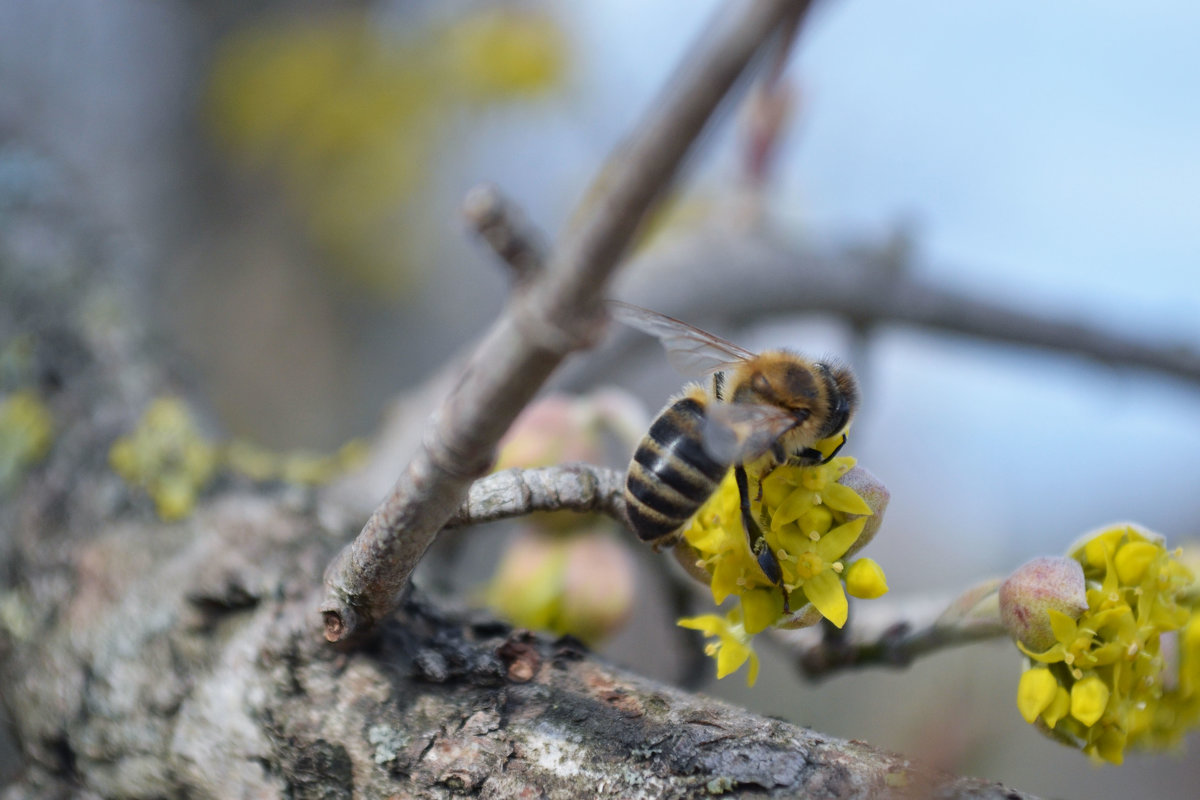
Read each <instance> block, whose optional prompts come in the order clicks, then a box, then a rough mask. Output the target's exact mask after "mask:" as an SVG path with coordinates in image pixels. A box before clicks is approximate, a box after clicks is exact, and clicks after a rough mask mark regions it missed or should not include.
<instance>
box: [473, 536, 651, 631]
mask: <svg viewBox="0 0 1200 800" xmlns="http://www.w3.org/2000/svg"><path fill="white" fill-rule="evenodd" d="M633 575H634V564H633V559H632V557H631V556H630V555H629V551H628V549H627V548H626V547H625V546H624V545H623V544H622V543H621V542H620V541H618V540H617V539H616V537H614V536H613V535H612V533H611V531H609V530H608V529H607V526H605V525H599V526H597V525H595V524H590V525H588V526H585V527H580V528H576V529H575V530H572V531H569V532H557V531H552V530H546V529H544V528H541V527H536V526H531V527H528V528H526V529H525V530H523V531H522V532H521V533H520V534H519V535H518V536H517V537H516V538H515V539H514V540H513V541H512V542H510V543H509V545H508V547H507V548H506V550H505V552H504V555H503V557H502V558H501V559H500V563H499V565H498V566H497V568H496V572H495V574H494V575H493V576H492V579H491V581H490V582H489V583H488V585H487V586H486V587H485V588H484V590H483V597H482V600H483V602H484V603H485V604H486V605H487V606H489V607H490V608H491V609H492V610H493V611H495V612H496V613H497V614H498V615H499V616H501V617H503V618H504V619H506V620H508V621H509V622H511V623H513V624H514V625H519V626H521V627H525V628H533V629H535V630H541V631H549V632H550V633H554V634H556V635H559V636H561V635H563V634H570V635H572V636H575V637H576V638H578V639H580V640H582V641H583V642H585V643H587V644H589V645H595V644H597V643H598V642H600V641H602V640H603V639H604V638H606V637H607V636H609V635H610V634H612V633H614V632H615V631H616V630H618V629H619V628H620V627H621V626H622V625H623V624H624V622H625V620H626V619H627V618H628V617H629V614H630V612H631V611H632V610H633V598H634V591H635V590H634V585H633Z"/></svg>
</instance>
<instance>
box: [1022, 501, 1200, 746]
mask: <svg viewBox="0 0 1200 800" xmlns="http://www.w3.org/2000/svg"><path fill="white" fill-rule="evenodd" d="M1068 555H1069V556H1070V557H1071V558H1073V559H1075V560H1076V561H1078V562H1079V563H1080V564H1081V565H1082V566H1083V571H1084V577H1085V579H1086V581H1087V609H1086V610H1084V611H1083V612H1082V614H1080V615H1079V617H1078V618H1077V619H1076V618H1073V617H1072V616H1071V615H1069V614H1065V613H1063V612H1061V611H1057V610H1050V611H1049V612H1048V613H1049V617H1050V626H1051V628H1052V630H1053V633H1054V640H1055V641H1054V644H1053V645H1052V646H1050V647H1049V648H1048V649H1046V650H1044V651H1041V652H1032V651H1030V650H1029V649H1027V648H1026V647H1025V646H1024V645H1022V644H1021V643H1020V642H1018V647H1020V648H1021V650H1022V651H1023V652H1025V654H1026V655H1027V656H1028V657H1029V658H1030V660H1031V664H1030V666H1029V668H1028V669H1027V670H1026V671H1025V673H1024V674H1023V675H1022V676H1021V681H1020V684H1019V686H1018V689H1017V707H1018V708H1019V709H1020V711H1021V714H1022V716H1024V717H1025V719H1026V721H1028V722H1030V723H1037V724H1038V725H1039V727H1041V728H1042V730H1044V731H1045V732H1047V733H1049V734H1050V735H1051V736H1053V737H1054V738H1056V739H1058V740H1060V741H1063V742H1065V743H1067V744H1070V745H1071V746H1074V747H1078V748H1080V749H1082V750H1083V751H1084V752H1086V753H1087V754H1088V755H1090V756H1091V757H1092V758H1093V759H1096V760H1097V761H1107V762H1110V763H1113V764H1120V763H1121V761H1122V760H1123V757H1124V752H1125V750H1126V749H1127V748H1140V749H1149V748H1161V747H1163V746H1167V745H1172V744H1176V743H1178V741H1179V740H1180V738H1181V737H1182V736H1183V734H1184V732H1185V731H1186V730H1187V729H1188V728H1190V727H1192V726H1194V725H1195V724H1196V722H1197V721H1200V615H1198V613H1197V607H1196V605H1195V604H1194V603H1193V602H1192V601H1193V598H1194V592H1193V589H1194V587H1195V578H1194V576H1193V574H1192V572H1191V571H1190V570H1189V569H1188V568H1187V567H1186V566H1185V565H1184V564H1183V562H1182V561H1181V560H1180V558H1179V555H1180V553H1179V551H1168V550H1167V549H1166V548H1165V547H1164V546H1163V542H1162V539H1161V537H1159V536H1157V535H1155V534H1153V533H1151V532H1149V531H1146V530H1144V529H1142V528H1139V527H1137V526H1134V525H1124V524H1122V525H1114V526H1110V527H1108V528H1104V529H1102V530H1100V531H1098V532H1097V533H1094V534H1091V535H1089V536H1088V537H1085V539H1083V540H1081V541H1080V542H1079V543H1077V545H1076V546H1075V547H1073V548H1072V549H1071V551H1070V552H1069V553H1068Z"/></svg>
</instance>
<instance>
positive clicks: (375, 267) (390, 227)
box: [205, 8, 569, 297]
mask: <svg viewBox="0 0 1200 800" xmlns="http://www.w3.org/2000/svg"><path fill="white" fill-rule="evenodd" d="M568 52H569V51H568V48H567V46H566V43H565V40H564V36H563V34H562V31H561V30H560V28H559V26H558V25H557V23H556V22H555V20H554V19H553V18H552V17H550V16H547V15H544V14H540V13H538V12H535V11H532V10H517V9H488V8H485V9H482V10H473V11H470V12H469V13H467V14H466V15H465V16H462V17H459V18H457V19H454V20H451V21H449V22H447V23H436V24H426V25H424V26H422V27H421V28H420V29H419V30H416V31H414V30H412V29H411V26H410V27H408V28H401V27H399V26H389V25H388V24H386V22H383V21H381V19H380V17H379V16H378V15H376V14H373V13H368V12H364V11H363V10H362V9H358V8H341V9H330V10H326V12H325V13H321V14H319V15H305V16H301V15H297V16H295V17H291V18H284V17H275V18H272V19H270V20H269V22H266V23H263V24H256V25H251V26H247V27H244V28H240V29H238V30H235V31H233V32H232V33H231V34H229V35H228V36H227V37H225V39H223V40H222V41H221V42H220V43H219V45H218V47H217V49H216V53H215V56H214V59H213V66H212V71H211V74H210V76H209V82H208V86H207V92H206V96H205V111H206V116H207V120H208V123H209V128H210V130H211V132H212V136H213V138H214V140H215V141H216V143H217V144H218V145H219V146H220V147H221V149H222V150H223V152H224V153H225V154H226V155H227V156H228V157H230V158H231V159H232V160H234V161H235V162H236V163H238V164H241V165H249V166H251V167H253V168H256V169H259V170H263V171H264V173H266V174H270V175H272V176H274V177H275V178H276V179H277V180H278V182H279V184H280V186H281V187H282V188H283V190H284V191H285V192H286V194H287V199H288V201H289V202H290V203H291V204H292V205H293V210H294V211H295V212H296V213H297V214H298V215H299V217H300V218H301V220H302V221H303V222H304V224H305V225H306V226H307V231H308V233H309V235H310V236H311V237H312V240H313V242H314V244H316V245H317V246H318V247H320V248H321V249H322V250H323V251H324V252H325V253H326V254H327V255H328V256H329V257H330V258H329V264H330V265H331V266H336V268H337V271H338V274H339V275H340V276H342V277H344V278H348V279H350V281H351V283H352V284H354V285H357V286H359V287H361V288H364V289H367V290H369V291H371V292H373V293H375V294H376V295H379V294H380V293H382V295H383V296H385V297H389V296H390V297H394V296H397V295H399V294H400V293H401V292H402V291H404V290H405V289H407V288H409V287H410V286H411V285H412V284H413V282H414V280H416V279H418V278H420V276H421V270H420V268H419V265H420V264H421V263H422V259H421V258H420V256H421V253H420V252H419V249H420V248H421V247H422V246H428V242H427V240H428V217H427V214H428V208H429V207H430V205H431V201H430V198H429V192H430V177H431V175H433V173H434V171H435V170H436V169H437V168H438V166H439V163H440V161H441V160H443V159H446V158H448V157H449V156H450V153H448V152H446V145H447V142H449V141H450V136H449V134H450V133H451V132H452V130H453V128H454V126H455V125H460V124H461V122H462V119H463V114H462V112H463V110H464V109H471V108H473V107H476V106H478V105H480V104H481V102H483V101H488V102H511V101H515V100H522V99H526V98H528V97H530V96H532V95H536V94H539V93H543V92H545V91H547V90H549V89H551V88H553V87H554V86H555V85H557V84H558V83H559V82H560V81H561V79H562V76H563V73H564V72H565V65H566V62H567V56H568Z"/></svg>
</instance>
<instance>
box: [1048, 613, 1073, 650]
mask: <svg viewBox="0 0 1200 800" xmlns="http://www.w3.org/2000/svg"><path fill="white" fill-rule="evenodd" d="M1049 613H1050V630H1052V631H1054V638H1055V639H1057V640H1058V641H1060V642H1062V643H1064V644H1070V643H1071V642H1072V641H1074V640H1075V637H1076V635H1077V631H1078V626H1077V625H1076V624H1075V620H1074V619H1073V618H1071V617H1070V616H1069V615H1067V614H1064V613H1062V612H1061V611H1059V610H1058V609H1055V608H1052V609H1050V611H1049Z"/></svg>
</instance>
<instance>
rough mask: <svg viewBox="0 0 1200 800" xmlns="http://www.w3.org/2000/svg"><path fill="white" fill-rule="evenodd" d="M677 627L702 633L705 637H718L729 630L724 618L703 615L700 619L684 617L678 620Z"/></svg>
mask: <svg viewBox="0 0 1200 800" xmlns="http://www.w3.org/2000/svg"><path fill="white" fill-rule="evenodd" d="M675 624H676V625H678V626H679V627H681V628H687V629H689V630H693V631H700V632H701V633H703V634H704V635H705V636H717V635H719V634H721V633H722V632H724V631H726V630H728V628H729V623H728V622H726V621H725V618H724V617H720V616H717V615H716V614H702V615H700V616H698V617H684V618H683V619H680V620H676V622H675Z"/></svg>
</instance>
